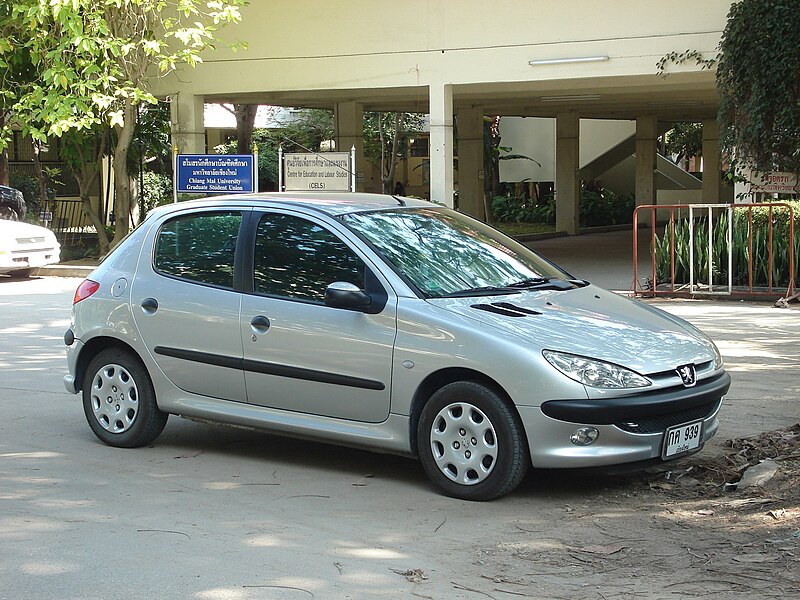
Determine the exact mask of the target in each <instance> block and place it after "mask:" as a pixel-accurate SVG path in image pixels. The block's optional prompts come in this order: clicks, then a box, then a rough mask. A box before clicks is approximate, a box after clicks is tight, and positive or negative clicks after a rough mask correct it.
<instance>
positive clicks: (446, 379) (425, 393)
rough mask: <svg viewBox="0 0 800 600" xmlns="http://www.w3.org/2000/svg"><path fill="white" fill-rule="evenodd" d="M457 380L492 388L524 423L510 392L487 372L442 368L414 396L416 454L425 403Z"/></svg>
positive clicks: (411, 438)
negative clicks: (420, 421)
mask: <svg viewBox="0 0 800 600" xmlns="http://www.w3.org/2000/svg"><path fill="white" fill-rule="evenodd" d="M457 381H473V382H475V383H479V384H481V385H484V386H486V387H487V388H489V389H491V390H492V391H493V392H495V393H496V394H497V395H498V396H500V398H501V399H502V400H503V401H504V402H505V403H506V405H507V406H508V408H509V410H511V411H512V412H513V413H514V415H516V417H517V419H519V421H520V425H522V419H521V417H520V414H519V411H518V410H517V407H516V405H515V404H514V401H513V400H512V399H511V396H510V395H509V394H508V392H506V390H505V388H503V386H502V385H500V384H499V383H498V382H497V381H495V380H494V379H492V378H491V377H489V376H488V375H486V374H485V373H481V372H480V371H476V370H475V369H467V368H463V367H449V368H446V369H440V370H439V371H435V372H433V373H431V374H430V375H428V376H427V377H426V378H425V379H423V380H422V383H420V384H419V386H418V387H417V390H416V392H415V393H414V398H413V400H412V402H411V413H410V418H409V430H408V433H409V435H408V437H409V441H410V442H411V451H412V452H413V453H414V455H415V456H418V455H419V448H418V447H417V427H418V425H419V419H420V415H421V414H422V409H423V408H424V407H425V404H426V403H427V402H428V400H430V398H431V396H433V394H435V393H436V392H437V391H438V390H440V389H441V388H443V387H444V386H446V385H448V384H450V383H455V382H457ZM522 433H523V434H525V428H524V426H523V427H522ZM526 437H527V436H526Z"/></svg>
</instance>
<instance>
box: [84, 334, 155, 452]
mask: <svg viewBox="0 0 800 600" xmlns="http://www.w3.org/2000/svg"><path fill="white" fill-rule="evenodd" d="M83 412H84V413H85V415H86V420H87V421H88V422H89V427H91V428H92V431H93V432H94V434H95V435H96V436H97V437H98V438H100V440H101V441H102V442H104V443H105V444H108V445H109V446H117V447H119V448H136V447H139V446H146V445H147V444H149V443H151V442H152V441H153V440H155V439H156V438H157V437H158V436H159V434H160V433H161V431H162V430H163V429H164V426H165V425H166V424H167V417H168V416H169V415H167V414H166V413H163V412H161V411H160V410H159V409H158V405H157V404H156V394H155V390H154V389H153V384H152V382H151V381H150V376H149V375H148V374H147V370H146V369H145V367H144V365H143V364H142V363H141V361H140V360H139V359H138V358H137V357H136V356H134V355H133V354H131V353H130V352H127V351H125V350H121V349H116V348H110V349H108V350H103V351H102V352H100V353H99V354H98V355H97V356H95V357H94V358H93V359H92V361H91V362H90V363H89V367H88V368H87V369H86V375H85V378H84V380H83Z"/></svg>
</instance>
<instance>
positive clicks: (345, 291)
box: [325, 281, 372, 311]
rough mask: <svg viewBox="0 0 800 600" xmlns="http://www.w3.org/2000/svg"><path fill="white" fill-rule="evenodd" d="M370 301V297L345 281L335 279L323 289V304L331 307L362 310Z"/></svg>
mask: <svg viewBox="0 0 800 600" xmlns="http://www.w3.org/2000/svg"><path fill="white" fill-rule="evenodd" d="M371 303H372V298H370V296H369V295H367V294H366V293H364V291H363V290H361V289H359V287H358V286H356V285H353V284H352V283H347V282H345V281H335V282H333V283H332V284H330V285H329V286H328V287H327V289H326V290H325V305H326V306H330V307H331V308H344V309H345V310H358V311H363V310H364V309H365V308H367V307H368V306H369V305H370V304H371Z"/></svg>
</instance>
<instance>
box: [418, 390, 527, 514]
mask: <svg viewBox="0 0 800 600" xmlns="http://www.w3.org/2000/svg"><path fill="white" fill-rule="evenodd" d="M417 447H418V448H419V455H420V460H421V462H422V466H423V468H424V469H425V472H426V473H427V474H428V477H429V478H430V479H431V481H433V483H434V484H435V485H436V486H437V487H438V488H439V489H440V490H441V491H442V492H444V493H445V494H447V495H448V496H453V497H455V498H462V499H464V500H492V499H494V498H498V497H500V496H504V495H506V494H508V493H510V492H511V491H512V490H513V489H514V488H516V487H517V486H518V485H519V483H520V482H521V481H522V479H523V477H524V476H525V473H526V472H527V470H528V464H529V455H528V451H527V443H526V441H525V434H524V431H523V429H522V425H521V423H520V422H519V418H518V417H517V415H516V413H514V411H513V410H512V409H511V408H510V407H509V406H508V405H507V404H506V402H504V400H503V399H502V398H501V397H500V396H499V395H498V394H497V393H495V392H494V391H493V390H491V389H489V388H487V387H485V386H483V385H481V384H479V383H476V382H472V381H459V382H455V383H451V384H448V385H446V386H444V387H443V388H441V389H440V390H438V391H437V392H436V393H435V394H433V396H431V398H430V400H429V401H428V403H427V404H426V405H425V407H424V408H423V409H422V414H421V415H420V420H419V426H418V428H417Z"/></svg>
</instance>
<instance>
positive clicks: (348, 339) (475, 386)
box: [64, 193, 730, 500]
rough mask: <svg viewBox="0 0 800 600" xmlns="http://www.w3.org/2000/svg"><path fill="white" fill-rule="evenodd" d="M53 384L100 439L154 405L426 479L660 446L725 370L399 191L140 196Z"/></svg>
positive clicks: (642, 453) (450, 483) (132, 427)
mask: <svg viewBox="0 0 800 600" xmlns="http://www.w3.org/2000/svg"><path fill="white" fill-rule="evenodd" d="M65 342H66V344H67V357H68V363H69V374H68V375H67V376H66V377H65V380H64V381H65V385H66V388H67V389H68V390H69V391H70V392H72V393H78V392H81V393H82V395H83V407H84V411H85V413H86V418H87V419H88V422H89V426H90V427H91V428H92V430H93V431H94V433H95V434H96V435H97V437H98V438H100V440H102V441H103V442H105V443H106V444H110V445H112V446H122V447H135V446H142V445H145V444H149V443H151V442H152V441H153V440H155V438H156V437H157V436H158V435H159V434H160V433H161V431H162V430H163V428H164V426H165V424H166V422H167V416H168V415H170V414H174V415H179V416H181V417H186V418H189V419H196V420H202V421H212V422H220V423H229V424H234V425H238V426H245V427H252V428H259V429H265V430H269V431H273V432H276V433H279V434H283V435H289V436H302V437H309V438H316V439H320V440H326V441H328V442H332V443H337V444H345V445H348V446H359V447H364V448H370V449H373V450H377V451H381V452H391V453H398V454H404V455H410V456H416V457H418V458H419V459H420V461H421V463H422V466H423V468H424V469H425V471H426V473H427V474H428V476H429V477H430V479H431V480H432V482H433V483H434V484H435V486H436V487H437V488H439V490H441V491H442V492H444V493H445V494H448V495H451V496H455V497H458V498H464V499H469V500H489V499H492V498H496V497H499V496H502V495H504V494H507V493H509V492H511V491H512V490H513V489H514V488H515V487H516V486H517V485H518V484H519V483H520V481H521V480H522V478H523V477H524V476H525V473H526V471H527V470H528V469H529V468H530V467H534V468H542V469H544V468H553V467H557V468H563V467H592V466H604V465H617V464H620V463H639V462H651V461H661V460H670V459H673V458H676V457H679V456H684V455H687V454H689V453H692V452H695V451H697V450H699V449H700V448H701V447H702V446H703V444H704V442H706V441H707V440H708V439H709V438H710V437H711V436H713V435H714V433H715V432H716V430H717V427H718V419H717V415H718V412H719V410H720V406H721V404H722V401H723V396H724V395H725V393H726V392H727V390H728V387H729V385H730V376H729V375H728V374H727V373H726V372H725V371H724V369H723V365H722V359H721V357H720V354H719V351H718V350H717V348H716V347H715V345H714V344H713V343H712V342H711V340H709V339H708V338H707V337H706V336H705V335H704V334H702V333H701V332H700V331H698V330H697V329H695V328H694V327H693V326H692V325H690V324H689V323H687V322H685V321H682V320H681V319H678V318H676V317H673V316H671V315H669V314H666V313H664V312H662V311H660V310H658V309H656V308H653V307H651V306H648V305H646V304H642V303H639V302H635V301H632V300H629V299H626V298H623V297H620V296H618V295H616V294H613V293H610V292H607V291H605V290H602V289H599V288H597V287H595V286H593V285H591V284H590V283H589V282H587V281H584V280H581V279H576V278H575V277H572V276H571V275H569V274H567V273H566V272H564V271H563V270H561V269H560V268H558V267H557V266H555V265H553V264H552V263H550V262H548V261H547V260H545V259H543V258H542V257H540V256H538V255H537V254H535V253H534V252H532V251H531V250H529V249H528V248H526V247H525V246H522V245H521V244H519V243H517V242H515V241H513V240H511V239H510V238H508V237H505V236H504V235H502V234H501V233H499V232H497V231H496V230H494V229H492V228H490V227H488V226H487V225H485V224H483V223H480V222H478V221H475V220H473V219H471V218H469V217H467V216H464V215H462V214H460V213H458V212H455V211H453V210H450V209H447V208H444V207H442V206H439V205H436V204H431V203H428V202H424V201H420V200H414V199H410V198H399V197H394V196H377V195H367V194H347V193H329V194H327V195H325V194H317V195H308V194H262V195H250V196H230V197H223V198H212V199H207V200H202V201H193V202H184V203H179V204H174V205H171V206H168V207H163V208H160V209H157V210H155V211H153V212H152V213H150V215H149V216H148V218H147V219H146V220H145V221H144V223H142V225H140V226H139V227H138V228H137V229H136V230H134V231H133V233H132V234H131V235H130V236H129V237H128V238H126V239H125V240H124V241H123V242H122V243H121V244H120V245H119V246H118V247H117V248H116V249H115V250H114V251H113V252H112V253H111V254H110V255H109V256H108V257H107V258H106V260H105V261H104V262H103V263H102V264H101V265H100V266H99V267H98V268H97V270H96V271H94V272H93V273H92V275H90V277H89V278H88V279H87V280H85V281H84V282H83V283H82V284H81V285H80V287H79V288H78V290H77V291H76V293H75V301H74V306H73V312H72V323H71V327H70V329H69V330H68V331H67V333H66V335H65Z"/></svg>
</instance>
